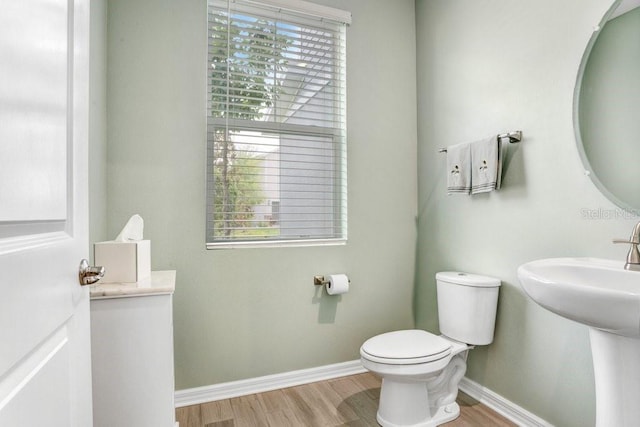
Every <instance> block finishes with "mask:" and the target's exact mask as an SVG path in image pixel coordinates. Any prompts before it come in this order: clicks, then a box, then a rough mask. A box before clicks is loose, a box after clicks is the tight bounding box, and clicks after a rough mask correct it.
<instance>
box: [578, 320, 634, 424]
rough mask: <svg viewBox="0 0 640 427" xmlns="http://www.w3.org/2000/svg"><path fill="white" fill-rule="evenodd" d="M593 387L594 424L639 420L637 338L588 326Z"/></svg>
mask: <svg viewBox="0 0 640 427" xmlns="http://www.w3.org/2000/svg"><path fill="white" fill-rule="evenodd" d="M589 337H590V339H591V352H592V355H593V369H594V374H595V386H596V426H597V427H611V426H619V427H631V426H637V425H639V424H638V423H639V422H640V405H638V402H639V401H640V338H630V337H624V336H622V335H615V334H612V333H609V332H605V331H602V330H600V329H594V328H589Z"/></svg>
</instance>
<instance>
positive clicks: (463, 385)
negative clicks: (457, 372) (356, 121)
mask: <svg viewBox="0 0 640 427" xmlns="http://www.w3.org/2000/svg"><path fill="white" fill-rule="evenodd" d="M459 387H460V390H462V391H463V392H465V393H467V394H468V395H469V396H471V397H473V398H474V399H476V400H477V401H479V402H480V403H482V404H484V405H486V406H488V407H489V408H491V409H493V410H494V411H496V412H497V413H499V414H500V415H502V416H503V417H505V418H508V419H509V420H511V421H512V422H514V423H516V424H517V425H519V426H522V427H553V424H549V423H548V422H546V421H545V420H543V419H542V418H540V417H538V416H536V415H534V414H532V413H531V412H529V411H527V410H526V409H524V408H522V407H520V406H518V405H516V404H515V403H513V402H511V401H509V400H507V399H505V398H504V397H502V396H500V395H499V394H497V393H495V392H493V391H491V390H489V389H488V388H486V387H484V386H482V385H480V384H478V383H476V382H474V381H471V380H470V379H469V378H467V377H464V378H462V380H461V381H460V386H459Z"/></svg>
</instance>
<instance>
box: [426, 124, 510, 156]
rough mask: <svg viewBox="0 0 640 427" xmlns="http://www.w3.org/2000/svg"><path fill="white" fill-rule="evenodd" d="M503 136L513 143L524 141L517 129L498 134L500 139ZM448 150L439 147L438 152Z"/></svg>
mask: <svg viewBox="0 0 640 427" xmlns="http://www.w3.org/2000/svg"><path fill="white" fill-rule="evenodd" d="M501 138H509V142H510V143H512V144H515V143H516V142H520V141H522V131H521V130H515V131H513V132H507V133H500V134H498V139H501ZM446 152H447V149H446V148H440V149H438V153H446Z"/></svg>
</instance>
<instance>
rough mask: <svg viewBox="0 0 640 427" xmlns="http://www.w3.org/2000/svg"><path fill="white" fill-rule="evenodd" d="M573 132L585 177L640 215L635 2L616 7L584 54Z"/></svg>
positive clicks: (639, 32) (639, 14)
mask: <svg viewBox="0 0 640 427" xmlns="http://www.w3.org/2000/svg"><path fill="white" fill-rule="evenodd" d="M573 118H574V129H575V133H576V139H577V143H578V151H579V152H580V156H581V157H582V161H583V164H584V166H585V169H586V171H587V173H588V174H589V177H590V178H591V179H592V181H593V182H594V184H595V185H596V186H597V187H598V188H599V189H600V191H602V193H603V194H604V195H605V196H607V197H608V198H609V199H610V200H611V201H612V202H614V203H615V204H616V205H618V206H620V207H622V208H623V209H625V210H628V211H631V212H634V213H637V212H639V211H640V162H639V160H640V0H621V1H617V2H616V3H615V4H614V6H613V7H612V8H611V10H610V11H609V12H608V13H607V15H606V16H605V19H604V20H603V23H602V24H601V25H600V27H599V28H598V29H596V31H594V34H593V36H592V37H591V40H590V41H589V44H588V46H587V49H586V50H585V53H584V56H583V58H582V64H581V66H580V72H579V74H578V80H577V83H576V89H575V93H574V114H573Z"/></svg>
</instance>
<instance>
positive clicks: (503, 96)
mask: <svg viewBox="0 0 640 427" xmlns="http://www.w3.org/2000/svg"><path fill="white" fill-rule="evenodd" d="M611 3H612V1H610V0H606V1H605V0H567V1H562V2H558V1H554V0H537V1H505V0H485V1H482V2H478V1H475V0H418V1H416V22H417V24H416V28H417V69H418V72H417V76H418V153H419V154H418V169H419V171H418V176H419V178H418V183H419V190H418V194H419V195H418V200H419V204H418V206H419V208H418V212H419V226H418V242H419V244H418V256H417V259H418V260H420V261H419V262H418V263H417V278H418V279H417V282H418V286H417V292H416V299H415V301H414V304H415V307H416V312H417V326H418V327H423V328H428V329H430V330H433V331H435V330H437V308H436V303H435V287H434V284H433V275H434V273H435V272H436V271H439V270H445V269H454V270H463V271H468V272H473V273H480V274H486V275H491V276H495V277H499V278H501V279H502V281H503V282H502V288H501V290H500V300H499V308H498V315H497V329H496V337H495V341H494V343H493V344H492V345H490V346H488V347H479V348H477V349H475V350H473V351H472V352H471V353H470V359H469V366H468V370H467V376H468V377H469V378H470V379H472V380H474V381H476V382H478V383H480V384H482V385H483V386H485V387H487V388H489V389H490V390H493V391H494V392H496V393H498V394H500V395H502V396H504V397H506V398H507V399H509V400H511V401H512V402H514V403H516V404H518V405H520V406H522V407H524V408H525V409H528V410H529V411H531V412H533V413H535V414H537V415H538V416H540V417H542V418H544V419H546V420H547V421H549V422H550V423H552V424H554V425H557V426H562V427H584V426H589V425H594V420H595V413H594V412H595V406H594V405H595V400H594V399H595V397H594V396H595V392H594V384H593V373H592V372H593V371H592V369H593V368H592V360H591V354H590V347H589V337H588V331H587V328H586V327H585V326H581V325H579V324H577V323H573V322H570V321H568V320H565V319H562V318H560V317H559V316H556V315H554V314H552V313H551V312H548V311H546V310H544V309H542V308H540V307H539V306H537V305H536V304H535V303H533V302H532V301H531V300H530V299H529V298H528V297H527V296H526V295H525V294H524V292H523V290H522V288H521V287H520V284H519V282H518V278H517V276H516V269H517V268H518V266H519V265H520V264H522V263H524V262H527V261H530V260H534V259H539V258H549V257H560V256H594V257H603V258H612V259H618V260H620V262H621V264H622V263H623V262H624V258H625V255H626V252H627V249H628V248H626V247H620V246H619V245H616V246H614V245H612V244H611V238H612V237H617V236H622V237H624V236H627V235H628V234H629V232H630V230H631V228H632V226H633V224H634V223H635V222H636V221H637V218H631V219H622V218H616V214H619V215H621V216H623V215H622V212H621V211H620V210H616V208H615V206H614V205H613V204H612V203H610V202H609V201H607V200H606V199H605V198H604V197H603V196H602V195H601V194H600V193H599V192H598V191H597V190H596V188H595V187H594V185H593V184H592V183H591V181H590V180H589V179H588V178H587V177H586V176H585V175H584V170H583V166H582V163H581V161H580V157H579V155H578V150H577V147H576V143H575V139H574V133H573V126H572V107H573V106H572V102H573V90H574V84H575V80H576V76H577V73H578V68H579V65H580V61H581V58H582V53H583V51H584V48H585V47H586V45H587V43H588V41H589V38H590V36H591V32H592V30H593V27H594V26H596V25H597V24H598V23H599V22H600V20H601V18H602V16H603V15H604V13H605V12H606V10H607V8H608V7H609V6H610V4H611ZM517 129H520V130H522V131H523V132H524V141H523V142H521V143H520V144H519V145H514V144H512V145H511V147H510V149H511V156H512V158H511V162H510V164H509V167H508V170H507V171H506V175H505V177H504V181H503V189H502V190H500V191H499V192H495V193H491V194H484V195H478V196H473V197H470V196H461V195H455V196H447V195H446V190H445V187H446V180H445V177H446V170H445V158H444V156H443V155H440V154H437V148H438V147H440V146H446V145H450V144H455V143H458V142H465V141H474V140H478V139H481V138H484V137H486V136H489V135H492V134H495V133H498V132H505V131H511V130H517ZM607 215H610V216H607Z"/></svg>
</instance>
